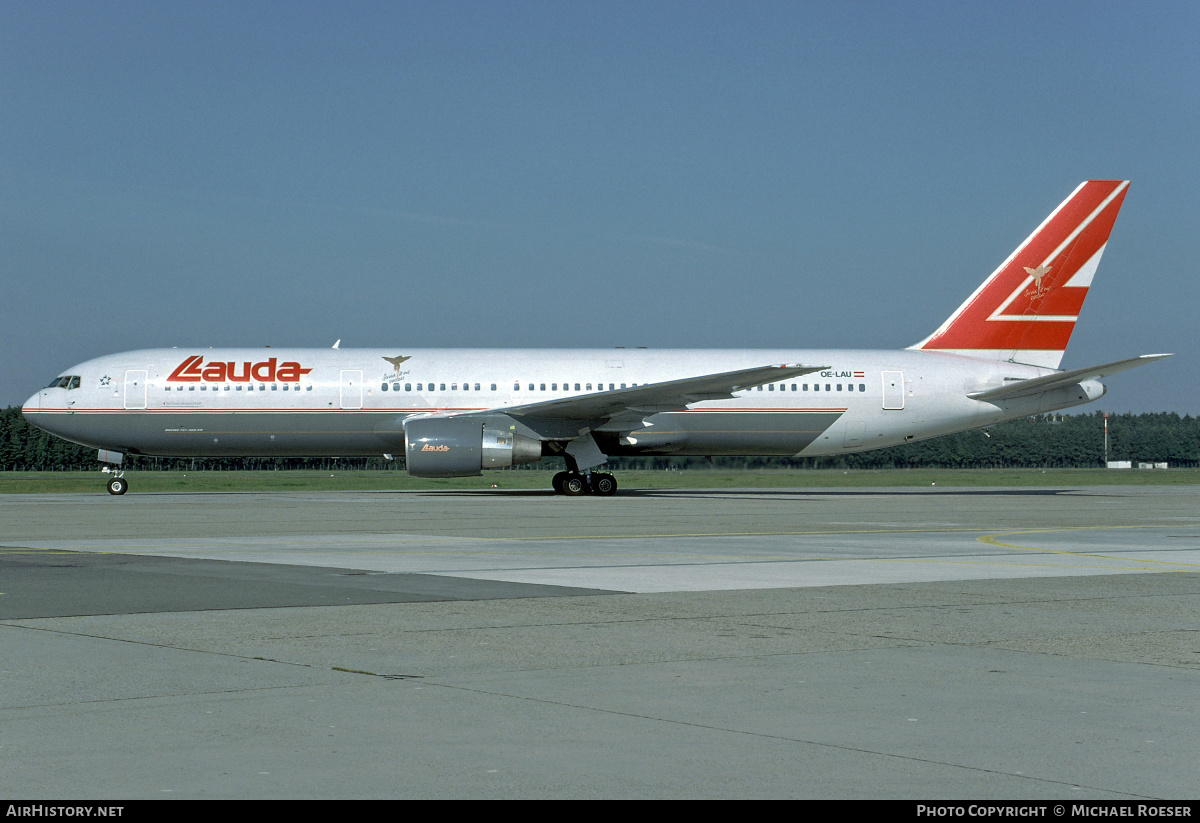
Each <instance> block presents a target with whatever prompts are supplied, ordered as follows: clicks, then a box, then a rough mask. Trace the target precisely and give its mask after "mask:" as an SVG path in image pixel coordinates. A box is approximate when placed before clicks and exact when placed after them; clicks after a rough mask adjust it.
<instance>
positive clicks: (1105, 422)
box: [1102, 412, 1108, 469]
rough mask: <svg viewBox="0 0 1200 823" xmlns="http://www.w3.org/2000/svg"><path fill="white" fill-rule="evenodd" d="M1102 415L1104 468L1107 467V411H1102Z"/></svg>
mask: <svg viewBox="0 0 1200 823" xmlns="http://www.w3.org/2000/svg"><path fill="white" fill-rule="evenodd" d="M1102 414H1103V415H1104V468H1106V469H1107V468H1108V412H1102Z"/></svg>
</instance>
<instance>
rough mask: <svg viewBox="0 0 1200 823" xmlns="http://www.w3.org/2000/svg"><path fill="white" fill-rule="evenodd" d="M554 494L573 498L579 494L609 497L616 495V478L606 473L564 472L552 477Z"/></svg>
mask: <svg viewBox="0 0 1200 823" xmlns="http://www.w3.org/2000/svg"><path fill="white" fill-rule="evenodd" d="M553 485H554V493H555V494H565V495H567V496H568V497H575V496H578V495H581V494H598V495H600V496H601V497H611V496H612V495H614V494H616V493H617V478H615V477H613V476H612V475H611V474H609V473H608V472H594V471H590V470H589V471H586V472H577V471H574V472H573V471H565V472H559V473H558V474H556V475H554V480H553Z"/></svg>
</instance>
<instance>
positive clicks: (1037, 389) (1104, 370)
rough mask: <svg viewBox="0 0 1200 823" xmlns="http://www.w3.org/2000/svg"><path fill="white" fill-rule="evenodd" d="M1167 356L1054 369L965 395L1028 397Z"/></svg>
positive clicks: (987, 397)
mask: <svg viewBox="0 0 1200 823" xmlns="http://www.w3.org/2000/svg"><path fill="white" fill-rule="evenodd" d="M1170 356H1171V355H1169V354H1143V355H1142V356H1140V357H1131V358H1129V359H1128V360H1118V361H1117V362H1115V363H1105V364H1104V365H1103V366H1093V367H1091V368H1086V369H1074V370H1072V371H1064V372H1056V373H1055V374H1047V375H1044V376H1042V377H1031V378H1030V379H1028V380H1017V381H1014V382H1011V383H1009V384H1008V385H1005V386H1001V387H1000V388H997V389H984V390H982V391H975V392H970V393H969V394H968V395H967V397H969V398H971V399H972V400H1014V399H1016V398H1018V397H1028V396H1030V395H1033V394H1041V393H1042V392H1045V391H1051V390H1053V389H1062V388H1066V387H1068V386H1074V385H1075V384H1077V383H1082V382H1083V381H1084V380H1099V379H1100V378H1101V377H1108V376H1109V375H1110V374H1116V373H1117V372H1123V371H1125V370H1126V369H1132V368H1133V367H1134V366H1141V365H1142V364H1144V363H1152V362H1154V361H1155V360H1162V359H1163V358H1164V357H1170Z"/></svg>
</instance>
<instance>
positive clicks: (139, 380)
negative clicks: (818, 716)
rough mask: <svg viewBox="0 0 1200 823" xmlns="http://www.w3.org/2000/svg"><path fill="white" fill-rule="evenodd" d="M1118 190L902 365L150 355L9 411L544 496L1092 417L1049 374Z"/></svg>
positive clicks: (93, 432)
mask: <svg viewBox="0 0 1200 823" xmlns="http://www.w3.org/2000/svg"><path fill="white" fill-rule="evenodd" d="M1128 186H1129V183H1128V181H1089V182H1085V183H1082V184H1080V186H1079V187H1078V188H1077V189H1075V191H1074V192H1072V193H1071V195H1070V197H1068V198H1067V199H1066V200H1065V201H1063V203H1062V204H1061V205H1059V207H1058V208H1057V209H1055V210H1054V211H1053V212H1052V213H1051V214H1050V216H1049V217H1047V218H1046V219H1045V221H1043V222H1042V224H1041V225H1040V226H1038V227H1037V229H1035V230H1034V232H1033V234H1031V235H1030V236H1029V237H1028V238H1027V239H1026V240H1025V242H1023V243H1022V244H1021V245H1020V246H1018V247H1017V249H1016V251H1014V252H1013V253H1012V254H1011V255H1009V257H1008V259H1007V260H1005V261H1004V262H1003V263H1002V264H1001V265H1000V267H999V268H998V269H996V270H995V271H994V272H993V273H992V274H991V276H989V277H988V278H987V279H986V280H985V281H984V282H983V284H982V285H980V286H979V288H978V289H976V290H975V293H974V294H972V295H971V296H970V297H969V298H967V300H966V302H964V303H963V304H962V305H961V306H959V308H958V309H957V310H956V311H955V312H954V313H953V314H952V315H950V317H949V318H948V319H947V320H946V322H944V323H943V324H942V325H941V326H940V327H939V328H938V329H937V330H936V331H934V332H933V334H931V335H929V336H928V337H926V338H925V339H924V340H922V341H921V342H920V343H917V344H915V345H913V346H910V347H909V348H907V349H904V350H900V351H873V350H864V351H859V350H838V349H833V350H831V349H823V350H822V349H817V350H813V349H785V350H778V351H767V350H753V349H748V350H720V351H697V350H686V351H684V350H670V351H650V350H646V349H582V350H546V351H541V350H508V349H410V348H405V347H396V348H388V349H340V348H337V346H336V344H335V347H334V348H330V349H273V348H272V349H218V350H214V349H199V348H197V349H195V350H189V349H186V348H184V349H150V350H145V351H134V352H126V353H124V354H114V355H109V356H106V357H99V358H96V359H94V360H88V361H87V362H85V363H81V364H79V365H78V366H73V367H72V368H70V369H68V370H67V371H66V372H65V373H63V374H62V375H60V376H58V377H56V378H55V379H54V380H53V381H51V383H50V385H49V386H47V387H46V388H44V389H42V390H41V391H39V392H37V393H36V394H34V395H33V396H32V397H30V398H29V400H28V401H26V403H25V405H24V407H23V409H22V411H23V412H24V414H25V417H26V418H27V419H28V420H29V421H30V422H31V423H33V424H34V425H36V426H38V427H40V428H42V429H45V430H46V431H48V432H51V433H53V434H56V435H58V436H60V437H64V438H66V439H67V440H71V441H74V442H76V443H81V444H83V445H86V446H91V447H94V448H97V449H98V450H99V459H100V461H101V462H103V463H106V464H112V465H113V466H114V467H115V470H114V471H113V473H112V476H111V479H110V480H109V482H108V490H109V491H110V492H111V493H112V494H124V493H125V491H126V489H127V488H128V483H127V481H126V480H125V477H124V475H123V472H122V471H121V469H120V466H121V465H122V463H123V461H124V455H125V454H139V455H157V456H164V457H189V456H194V457H227V456H292V457H302V456H314V457H316V456H353V455H378V454H385V455H390V454H392V453H394V452H402V453H403V454H404V456H405V460H406V463H407V469H408V472H409V473H410V474H413V475H417V476H421V477H457V476H469V475H478V474H481V473H482V470H483V469H491V468H499V467H503V466H512V465H517V464H521V463H529V462H532V461H536V460H539V459H541V458H542V457H544V456H548V455H549V456H559V457H562V458H563V460H564V461H565V462H566V471H563V472H559V473H558V474H557V475H556V476H555V478H554V489H555V491H557V492H559V493H561V494H567V495H577V494H584V493H594V494H600V495H610V494H613V493H615V492H616V489H617V482H616V479H615V478H614V477H613V475H611V474H609V473H607V472H602V471H595V469H597V467H599V466H601V465H602V464H604V463H605V462H606V461H607V460H608V458H610V457H615V456H626V455H632V456H644V455H779V456H797V457H807V456H814V455H836V454H845V453H850V452H857V451H864V450H867V449H877V448H881V447H884V446H894V445H897V444H900V443H908V442H911V441H913V440H921V439H924V438H929V437H936V436H938V435H943V434H950V433H952V432H958V431H963V430H966V429H972V428H981V427H985V426H990V425H993V424H995V423H999V422H1001V421H1004V420H1012V419H1014V418H1018V417H1023V416H1026V415H1032V414H1038V413H1041V412H1048V411H1053V410H1055V409H1062V408H1067V407H1069V406H1075V405H1078V404H1080V403H1086V402H1088V401H1091V400H1095V399H1096V398H1098V397H1100V396H1101V395H1102V394H1103V393H1104V390H1105V389H1104V386H1103V384H1101V383H1100V382H1099V381H1100V378H1102V377H1106V376H1108V375H1111V374H1114V373H1116V372H1120V371H1123V370H1125V369H1129V368H1132V367H1134V366H1137V365H1140V364H1142V363H1146V362H1149V361H1151V360H1157V359H1159V358H1162V357H1168V356H1169V355H1166V354H1148V355H1143V356H1141V357H1134V358H1130V359H1128V360H1121V361H1118V362H1115V363H1107V364H1105V365H1102V366H1096V367H1094V368H1085V369H1076V370H1073V371H1060V370H1059V369H1058V366H1059V363H1060V362H1061V360H1062V356H1063V352H1064V351H1065V349H1066V347H1067V341H1068V340H1069V339H1070V337H1071V332H1072V330H1073V329H1074V328H1075V321H1076V319H1077V318H1078V316H1079V310H1080V308H1081V306H1082V305H1083V300H1084V298H1085V297H1086V296H1087V293H1088V288H1089V287H1090V286H1091V284H1092V277H1093V276H1094V275H1095V273H1096V267H1097V266H1098V265H1099V263H1100V256H1101V255H1102V254H1103V252H1104V247H1105V244H1106V243H1107V242H1108V236H1109V233H1110V231H1111V230H1112V226H1113V221H1114V220H1115V219H1116V216H1117V212H1118V210H1119V209H1120V208H1121V203H1122V201H1123V200H1124V198H1125V193H1126V191H1127V189H1128Z"/></svg>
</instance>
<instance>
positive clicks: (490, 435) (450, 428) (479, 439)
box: [404, 417, 542, 477]
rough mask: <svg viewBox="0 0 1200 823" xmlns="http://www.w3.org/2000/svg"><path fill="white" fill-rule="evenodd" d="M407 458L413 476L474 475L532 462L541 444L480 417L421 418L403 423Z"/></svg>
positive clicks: (540, 451) (538, 454)
mask: <svg viewBox="0 0 1200 823" xmlns="http://www.w3.org/2000/svg"><path fill="white" fill-rule="evenodd" d="M404 443H405V449H404V452H405V460H406V462H407V464H408V473H409V474H411V475H413V476H414V477H472V476H475V475H479V474H482V473H483V469H499V468H503V467H504V466H515V465H518V464H520V463H532V462H534V461H536V460H540V459H541V457H542V443H541V441H540V440H535V439H534V438H532V437H526V436H525V435H522V434H517V433H516V432H513V431H504V430H501V429H495V428H491V427H489V426H488V425H487V423H486V422H485V421H484V420H482V419H481V418H478V417H421V418H417V419H415V420H406V421H405V422H404Z"/></svg>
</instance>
